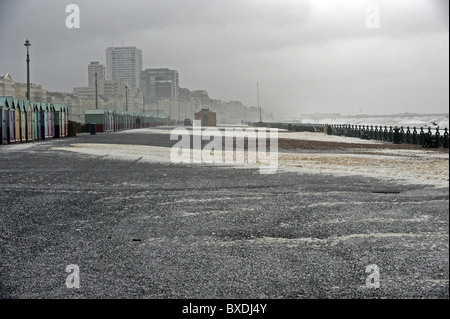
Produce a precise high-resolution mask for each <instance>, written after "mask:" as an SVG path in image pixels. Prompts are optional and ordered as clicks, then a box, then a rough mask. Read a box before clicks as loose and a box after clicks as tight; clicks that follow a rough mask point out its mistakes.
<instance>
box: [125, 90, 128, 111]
mask: <svg viewBox="0 0 450 319" xmlns="http://www.w3.org/2000/svg"><path fill="white" fill-rule="evenodd" d="M125 110H126V111H127V112H128V85H125Z"/></svg>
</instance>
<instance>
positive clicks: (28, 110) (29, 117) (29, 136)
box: [24, 100, 33, 142]
mask: <svg viewBox="0 0 450 319" xmlns="http://www.w3.org/2000/svg"><path fill="white" fill-rule="evenodd" d="M24 104H25V115H26V116H25V118H26V126H25V135H26V140H27V142H31V141H32V140H33V109H32V107H31V103H30V101H28V100H25V101H24Z"/></svg>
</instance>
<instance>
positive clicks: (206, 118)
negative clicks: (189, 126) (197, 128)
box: [195, 108, 217, 126]
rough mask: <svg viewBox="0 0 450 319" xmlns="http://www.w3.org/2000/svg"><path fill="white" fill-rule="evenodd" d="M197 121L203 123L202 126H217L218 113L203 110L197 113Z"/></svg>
mask: <svg viewBox="0 0 450 319" xmlns="http://www.w3.org/2000/svg"><path fill="white" fill-rule="evenodd" d="M195 119H196V120H199V121H201V123H202V126H216V125H217V121H216V112H211V111H210V110H209V109H208V108H203V109H201V111H200V112H197V113H195Z"/></svg>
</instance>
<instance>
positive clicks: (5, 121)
mask: <svg viewBox="0 0 450 319" xmlns="http://www.w3.org/2000/svg"><path fill="white" fill-rule="evenodd" d="M0 125H1V127H0V128H1V130H0V136H1V141H2V144H8V135H9V105H8V102H7V99H6V96H2V97H0Z"/></svg>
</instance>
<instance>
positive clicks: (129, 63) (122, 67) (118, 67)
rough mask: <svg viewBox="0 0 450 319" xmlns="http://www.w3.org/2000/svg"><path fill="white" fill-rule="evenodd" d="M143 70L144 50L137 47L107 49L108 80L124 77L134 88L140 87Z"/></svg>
mask: <svg viewBox="0 0 450 319" xmlns="http://www.w3.org/2000/svg"><path fill="white" fill-rule="evenodd" d="M141 71H142V50H140V49H138V48H136V47H109V48H107V49H106V78H107V80H116V79H123V80H125V81H126V82H127V83H128V85H130V86H131V87H132V88H139V81H140V73H141Z"/></svg>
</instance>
